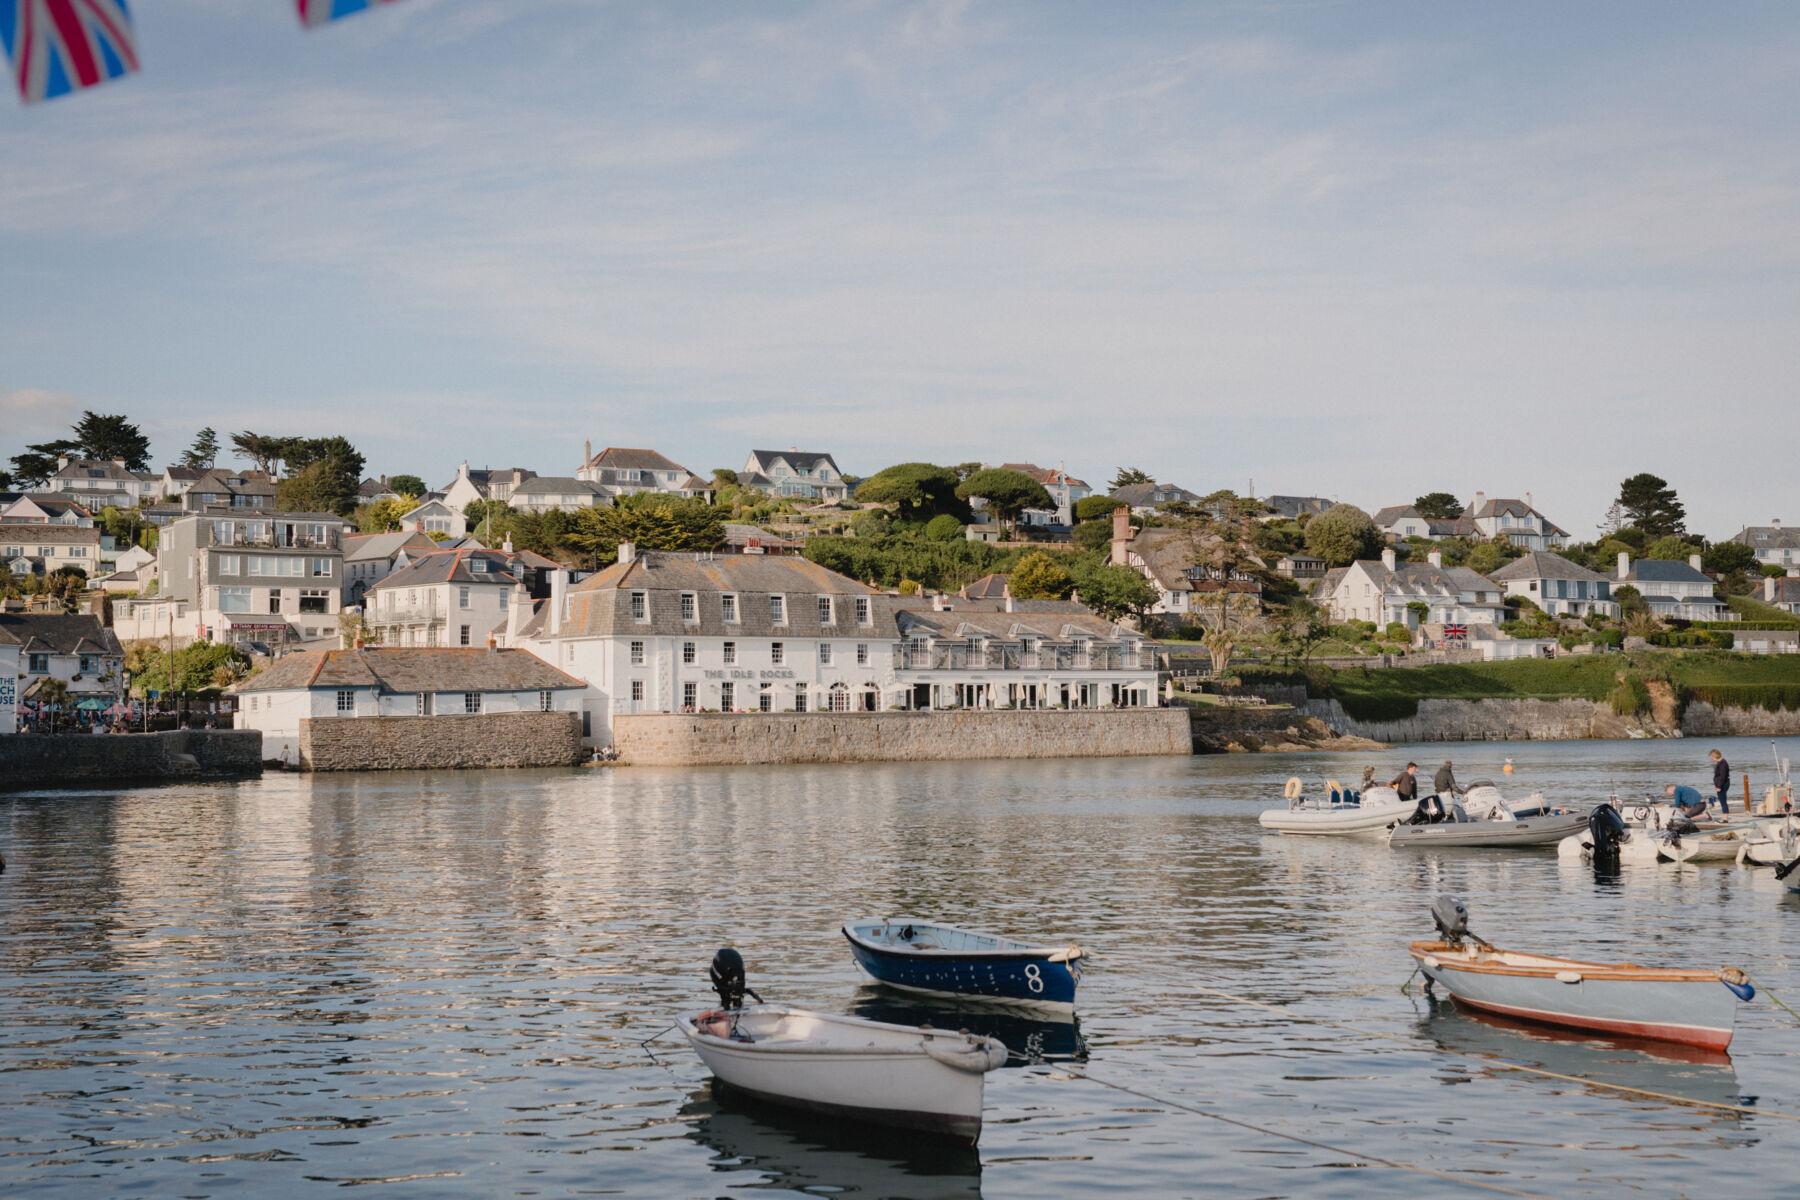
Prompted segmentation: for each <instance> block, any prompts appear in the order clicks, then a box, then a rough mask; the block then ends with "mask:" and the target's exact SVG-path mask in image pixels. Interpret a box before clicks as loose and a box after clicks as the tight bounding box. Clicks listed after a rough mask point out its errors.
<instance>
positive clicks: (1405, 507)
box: [1373, 504, 1424, 529]
mask: <svg viewBox="0 0 1800 1200" xmlns="http://www.w3.org/2000/svg"><path fill="white" fill-rule="evenodd" d="M1402 517H1414V518H1417V519H1419V520H1423V519H1424V518H1423V517H1420V516H1419V510H1418V509H1416V508H1414V507H1413V506H1412V505H1410V504H1390V505H1388V506H1387V507H1386V508H1381V509H1376V510H1375V516H1374V517H1373V520H1374V522H1375V524H1377V525H1379V526H1380V527H1381V528H1383V529H1386V528H1387V527H1388V526H1389V525H1392V524H1393V523H1394V522H1396V521H1398V520H1400V518H1402Z"/></svg>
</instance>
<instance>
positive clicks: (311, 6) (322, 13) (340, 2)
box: [294, 0, 393, 29]
mask: <svg viewBox="0 0 1800 1200" xmlns="http://www.w3.org/2000/svg"><path fill="white" fill-rule="evenodd" d="M294 3H295V4H296V5H298V6H299V9H300V24H302V25H304V26H305V27H306V28H308V29H312V28H315V27H316V26H319V25H324V24H326V23H328V22H331V21H335V20H337V19H338V18H339V17H347V16H349V15H351V14H352V13H359V12H362V11H363V10H364V9H366V8H374V7H375V6H376V5H377V4H392V3H393V0H294Z"/></svg>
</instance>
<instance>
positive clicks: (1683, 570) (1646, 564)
mask: <svg viewBox="0 0 1800 1200" xmlns="http://www.w3.org/2000/svg"><path fill="white" fill-rule="evenodd" d="M1624 582H1626V583H1704V584H1706V585H1707V586H1708V587H1711V586H1712V579H1711V577H1710V576H1708V575H1707V574H1705V573H1704V572H1702V571H1696V570H1694V568H1693V566H1692V565H1691V564H1689V563H1684V562H1676V561H1674V560H1672V559H1663V558H1640V559H1638V560H1637V561H1636V562H1634V563H1632V564H1631V568H1630V569H1629V570H1628V571H1626V572H1625V578H1624Z"/></svg>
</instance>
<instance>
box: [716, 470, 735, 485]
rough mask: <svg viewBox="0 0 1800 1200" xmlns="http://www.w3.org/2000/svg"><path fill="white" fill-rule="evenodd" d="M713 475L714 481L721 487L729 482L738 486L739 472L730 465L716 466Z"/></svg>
mask: <svg viewBox="0 0 1800 1200" xmlns="http://www.w3.org/2000/svg"><path fill="white" fill-rule="evenodd" d="M712 477H713V482H714V483H716V484H719V485H720V486H721V487H722V486H724V485H725V484H728V483H729V484H731V485H732V486H733V487H735V486H737V482H738V473H737V472H736V471H734V470H732V469H731V468H730V467H714V468H713V473H712Z"/></svg>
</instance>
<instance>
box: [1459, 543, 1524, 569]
mask: <svg viewBox="0 0 1800 1200" xmlns="http://www.w3.org/2000/svg"><path fill="white" fill-rule="evenodd" d="M1517 557H1519V552H1518V551H1516V550H1514V549H1513V545H1512V543H1511V542H1509V541H1506V540H1505V539H1504V538H1495V539H1494V540H1493V541H1490V542H1482V543H1481V544H1480V545H1478V546H1474V547H1472V548H1471V549H1470V550H1469V556H1468V558H1466V559H1464V560H1463V565H1464V566H1466V567H1468V568H1469V570H1471V571H1474V572H1476V573H1477V574H1480V575H1486V574H1487V573H1488V572H1489V571H1497V570H1499V569H1500V567H1502V566H1503V565H1505V564H1506V563H1508V562H1511V561H1512V560H1513V559H1515V558H1517Z"/></svg>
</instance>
